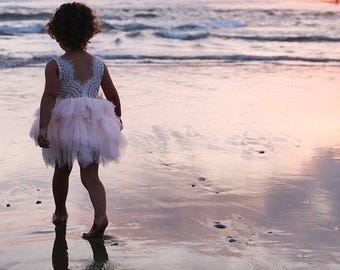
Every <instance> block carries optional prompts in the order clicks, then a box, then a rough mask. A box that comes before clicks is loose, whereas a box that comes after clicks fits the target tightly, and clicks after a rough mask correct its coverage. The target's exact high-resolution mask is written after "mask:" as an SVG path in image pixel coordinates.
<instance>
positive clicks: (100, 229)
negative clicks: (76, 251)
mask: <svg viewBox="0 0 340 270" xmlns="http://www.w3.org/2000/svg"><path fill="white" fill-rule="evenodd" d="M107 225H108V220H107V216H103V217H100V218H98V219H97V220H95V221H94V223H93V225H92V228H91V230H90V231H89V232H88V233H83V238H84V239H90V238H102V237H103V235H104V231H105V229H106V227H107Z"/></svg>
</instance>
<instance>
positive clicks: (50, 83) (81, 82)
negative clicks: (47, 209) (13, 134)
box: [30, 2, 125, 238]
mask: <svg viewBox="0 0 340 270" xmlns="http://www.w3.org/2000/svg"><path fill="white" fill-rule="evenodd" d="M46 30H47V32H48V34H49V35H50V36H51V37H52V38H53V39H55V40H56V41H57V42H58V43H59V46H60V47H61V48H62V49H63V50H64V51H65V53H64V54H63V55H62V56H60V57H55V58H53V59H51V60H50V61H49V62H48V63H47V64H46V68H45V80H46V81H45V90H44V93H43V95H42V98H41V104H40V111H39V110H38V111H37V113H36V119H35V121H34V123H33V125H32V127H31V130H30V136H31V137H32V138H33V139H34V140H35V141H36V143H37V144H38V145H39V146H40V147H42V154H43V159H44V161H45V163H46V164H47V165H51V166H54V175H53V181H52V188H53V196H54V201H55V212H54V214H53V223H54V224H58V223H65V222H66V220H67V217H68V214H67V211H66V206H65V202H66V197H67V192H68V180H69V175H70V172H71V169H72V165H73V162H74V161H75V160H77V161H78V163H79V165H80V177H81V181H82V183H83V185H84V186H85V188H86V189H87V191H88V192H89V195H90V199H91V202H92V204H93V207H94V222H93V226H92V228H91V230H90V231H89V232H88V233H84V234H83V237H84V238H99V237H102V236H103V233H104V231H105V228H106V227H107V224H108V219H107V215H106V197H105V189H104V186H103V184H102V182H101V181H100V179H99V177H98V164H99V163H102V164H105V163H106V162H109V161H112V160H115V161H117V160H118V158H119V156H120V153H121V150H122V148H123V147H124V146H125V139H124V138H123V136H122V134H121V129H122V121H121V120H120V117H121V108H120V100H119V96H118V93H117V91H116V89H115V87H114V85H113V83H112V80H111V77H110V74H109V72H108V69H107V67H106V65H105V64H104V63H103V61H102V60H101V59H100V58H98V57H96V56H93V55H91V54H89V53H88V52H87V51H86V47H87V44H88V42H89V40H90V39H91V38H92V37H93V36H94V35H95V34H97V33H99V32H100V29H99V25H98V20H97V17H96V15H95V13H94V11H93V10H91V9H90V8H89V7H88V6H86V5H85V4H81V3H76V2H74V3H68V4H63V5H61V6H60V7H59V8H58V9H57V10H56V12H55V14H54V15H53V17H52V18H51V19H50V21H49V22H48V23H47V25H46ZM100 87H102V89H103V92H104V95H105V97H106V99H102V98H100V97H99V94H98V92H99V88H100Z"/></svg>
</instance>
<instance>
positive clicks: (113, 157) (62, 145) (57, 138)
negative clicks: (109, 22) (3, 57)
mask: <svg viewBox="0 0 340 270" xmlns="http://www.w3.org/2000/svg"><path fill="white" fill-rule="evenodd" d="M54 60H55V61H56V63H57V65H58V70H59V78H58V96H57V100H56V104H55V107H54V108H53V110H52V115H51V119H50V122H49V125H48V128H47V139H48V140H49V142H50V147H49V148H42V155H43V159H44V161H45V163H46V165H50V166H52V167H54V166H55V164H56V163H57V165H58V167H63V166H65V165H68V166H69V167H71V166H72V165H73V162H74V161H75V160H78V163H79V165H80V166H81V167H86V166H88V165H90V164H91V163H93V162H97V163H101V164H105V163H107V162H109V161H118V159H119V157H120V154H121V151H122V150H123V148H124V147H125V145H126V140H125V138H124V137H123V136H122V134H121V130H120V125H121V124H120V121H119V118H118V117H117V116H116V114H115V112H114V108H115V107H114V105H113V104H112V103H111V102H110V101H108V100H106V99H103V98H101V97H100V96H99V88H100V85H101V81H102V77H103V74H104V63H103V61H102V60H101V59H100V58H99V57H93V60H92V71H93V76H92V77H91V78H90V79H88V80H87V81H85V82H80V81H77V80H75V79H74V77H73V76H74V75H73V72H74V70H73V63H72V62H71V61H67V60H64V59H62V58H60V57H56V58H54ZM35 117H36V118H35V120H34V122H33V124H32V127H31V129H30V136H31V138H32V139H33V140H35V143H36V145H37V144H38V141H37V138H38V134H39V121H40V109H38V110H37V111H36V113H35Z"/></svg>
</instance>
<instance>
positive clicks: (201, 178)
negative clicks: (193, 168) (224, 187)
mask: <svg viewBox="0 0 340 270" xmlns="http://www.w3.org/2000/svg"><path fill="white" fill-rule="evenodd" d="M205 180H206V178H205V177H199V178H198V181H205Z"/></svg>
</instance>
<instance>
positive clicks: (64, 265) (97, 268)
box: [52, 224, 109, 270]
mask: <svg viewBox="0 0 340 270" xmlns="http://www.w3.org/2000/svg"><path fill="white" fill-rule="evenodd" d="M88 241H89V243H90V245H91V249H92V251H93V262H92V263H91V264H89V265H87V266H86V267H85V268H84V270H101V269H104V267H105V265H106V263H107V262H108V261H109V256H108V254H107V251H106V248H105V245H104V240H103V239H91V240H88ZM52 266H53V269H54V270H70V269H69V259H68V246H67V241H66V224H58V225H56V226H55V240H54V245H53V251H52Z"/></svg>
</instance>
